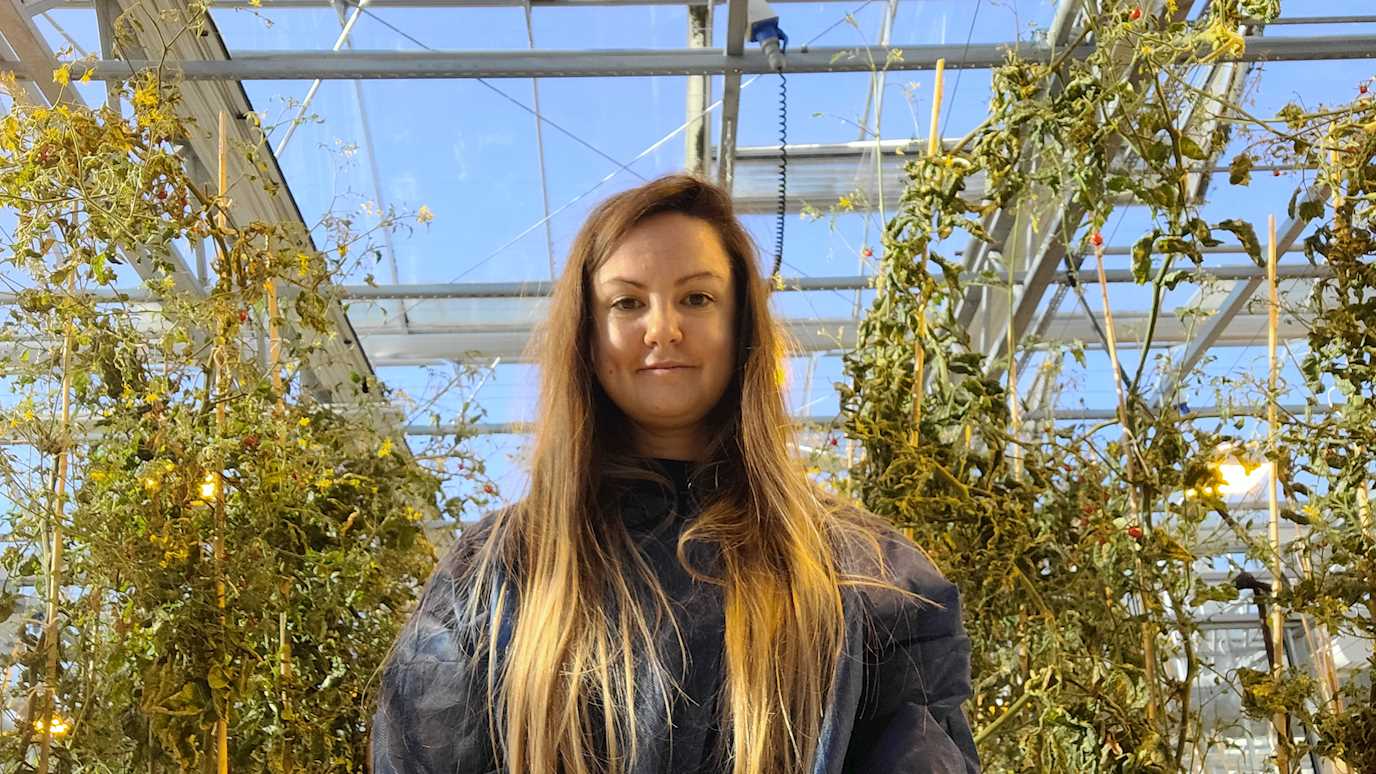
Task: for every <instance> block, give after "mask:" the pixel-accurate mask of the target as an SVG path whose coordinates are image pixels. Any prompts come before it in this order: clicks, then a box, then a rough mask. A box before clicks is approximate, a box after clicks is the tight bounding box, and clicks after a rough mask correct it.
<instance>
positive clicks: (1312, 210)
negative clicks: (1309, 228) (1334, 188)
mask: <svg viewBox="0 0 1376 774" xmlns="http://www.w3.org/2000/svg"><path fill="white" fill-rule="evenodd" d="M1323 209H1324V204H1323V200H1322V199H1306V200H1304V201H1302V202H1300V208H1299V216H1300V220H1313V219H1315V218H1318V217H1321V216H1322V215H1323Z"/></svg>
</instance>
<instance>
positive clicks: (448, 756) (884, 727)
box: [372, 486, 979, 774]
mask: <svg viewBox="0 0 1376 774" xmlns="http://www.w3.org/2000/svg"><path fill="white" fill-rule="evenodd" d="M623 504H628V506H629V507H626V508H624V516H625V518H626V524H627V527H628V528H629V529H630V530H631V534H632V536H633V538H634V539H635V540H636V542H637V545H638V546H639V547H640V548H641V550H642V551H644V553H645V556H646V560H647V562H648V563H649V564H650V566H651V567H654V568H655V569H656V570H657V571H658V572H660V576H659V580H660V581H661V584H662V585H663V586H664V589H665V593H666V595H667V596H668V597H669V598H670V600H671V602H672V603H673V604H674V605H675V606H676V607H677V608H679V612H678V613H677V615H678V616H679V621H680V627H681V628H682V630H683V635H684V637H685V640H686V641H687V643H688V645H689V648H688V650H689V653H690V654H692V655H691V656H690V659H691V661H690V663H689V664H687V665H685V664H680V663H677V660H676V659H677V653H678V651H677V648H676V647H668V644H669V643H670V642H672V639H671V638H672V631H671V627H668V626H666V627H665V628H666V630H669V631H667V632H666V633H665V634H666V636H665V638H664V639H662V640H661V641H660V643H661V653H662V654H664V655H663V656H662V658H664V659H665V663H666V667H667V668H668V669H672V670H675V671H676V673H677V674H678V675H679V676H680V677H681V679H682V682H683V684H684V688H685V692H686V694H687V696H688V701H686V702H684V703H679V702H678V701H675V702H674V705H673V707H674V709H673V715H674V725H673V728H672V735H670V734H669V729H667V728H666V726H667V723H666V721H665V719H664V718H663V717H662V716H663V714H664V713H663V693H656V692H655V691H653V690H642V689H641V688H640V687H641V686H649V685H652V682H653V681H651V680H649V678H648V676H646V675H644V674H643V673H638V674H637V680H638V690H637V694H638V699H637V702H638V704H639V706H637V707H636V708H635V710H634V714H635V720H636V722H637V727H638V729H639V734H640V738H641V739H642V740H645V739H652V740H661V742H662V743H659V744H654V743H651V744H646V743H644V742H642V744H641V748H642V751H641V755H640V756H639V758H638V759H637V760H635V761H634V762H633V763H632V764H631V767H630V769H629V771H630V774H690V772H704V774H705V773H707V772H712V773H714V774H715V772H725V771H730V768H729V766H723V765H722V764H721V763H720V762H718V761H716V760H714V759H712V758H711V757H710V755H709V752H710V751H711V750H712V749H714V748H715V747H716V746H717V745H718V741H717V740H718V734H719V732H720V729H718V728H717V724H716V722H715V716H716V705H715V703H714V702H715V700H716V698H717V697H718V695H719V691H718V690H716V689H719V687H720V682H721V678H720V665H721V655H720V653H721V645H720V643H721V636H722V635H721V633H722V629H723V627H722V613H721V602H720V592H719V591H716V590H715V587H712V586H711V585H710V584H702V583H698V582H696V581H694V580H692V579H691V578H689V577H688V576H687V574H686V573H685V572H684V571H683V569H682V567H681V566H679V564H678V562H677V561H676V560H675V559H674V554H673V546H674V545H675V543H676V542H677V536H678V533H679V531H680V530H681V528H682V525H683V523H684V518H683V517H682V516H679V515H678V514H679V513H687V514H689V518H691V514H692V513H693V512H695V508H696V504H695V503H694V502H693V501H692V499H691V497H683V496H682V493H680V496H679V497H678V498H677V500H676V498H675V497H674V496H673V495H672V494H669V493H664V492H663V490H660V489H658V488H657V487H654V486H649V487H640V488H639V489H638V491H637V492H636V494H635V497H634V498H633V499H632V500H623ZM493 518H494V514H489V515H488V516H487V517H485V518H484V519H483V520H482V521H481V522H479V524H478V525H476V526H474V527H471V528H469V529H468V530H466V531H465V533H464V535H463V536H462V537H461V538H460V539H459V541H458V542H457V543H456V544H455V545H454V547H453V548H452V549H451V550H450V552H449V554H448V555H447V556H446V558H445V560H444V561H443V562H441V564H440V567H439V568H438V569H437V570H436V572H435V573H434V575H433V576H432V577H431V579H430V581H429V582H428V583H427V585H426V588H425V591H424V593H423V594H422V596H421V600H420V604H419V606H418V608H417V610H416V612H415V613H414V614H413V616H412V620H411V621H410V622H409V623H408V625H407V626H406V628H405V629H403V632H402V635H401V636H400V638H399V640H398V642H397V648H396V650H395V653H394V655H393V657H392V659H391V660H390V661H389V662H388V664H387V665H386V666H385V668H384V670H383V676H382V685H381V689H380V692H379V703H378V709H377V713H376V715H375V716H374V721H373V736H372V746H373V751H372V757H373V768H374V772H375V774H452V773H454V772H459V773H461V774H470V773H472V774H487V773H488V772H498V771H504V768H503V767H502V766H501V764H500V763H499V762H498V761H497V756H496V755H495V754H494V752H493V750H492V745H491V743H490V741H489V736H488V717H487V712H488V709H487V699H486V681H485V680H486V677H485V676H486V671H487V667H486V661H485V660H484V659H482V658H481V657H472V656H473V654H476V653H478V652H479V649H478V648H477V647H476V646H477V644H478V641H477V639H476V638H477V637H479V636H482V632H483V631H485V630H486V623H487V622H486V620H485V619H484V620H480V621H475V622H470V623H468V624H465V625H462V626H460V625H457V624H455V623H454V611H455V610H459V609H461V608H462V603H463V602H464V599H465V598H464V589H463V588H461V587H460V584H457V583H455V580H454V578H455V574H456V573H457V572H459V571H461V570H462V568H463V567H465V566H467V563H468V562H470V561H471V560H472V557H473V554H474V552H475V550H476V547H477V545H478V543H479V541H481V539H482V537H483V536H484V535H485V534H486V533H487V531H488V529H489V528H490V526H491V524H492V521H493ZM880 543H881V546H882V547H883V551H884V557H885V559H886V561H887V562H888V564H889V566H890V569H891V570H892V572H893V576H894V577H895V578H897V579H899V584H898V585H900V586H901V587H906V589H908V590H910V591H913V592H916V593H918V594H920V595H921V596H922V597H924V598H926V599H928V600H931V601H932V602H935V603H937V604H938V605H940V607H936V606H931V605H921V604H919V603H917V602H915V601H913V600H911V599H909V598H907V597H905V596H903V595H900V594H897V593H895V592H893V591H876V590H873V589H864V590H863V591H861V590H857V589H854V588H851V587H846V588H843V589H842V599H843V604H844V607H845V611H846V647H845V651H844V657H843V658H842V659H841V661H840V663H838V665H837V668H836V671H835V673H834V675H833V684H832V689H831V690H832V692H831V694H830V696H829V697H828V703H827V708H826V711H825V714H824V716H823V723H822V730H821V738H820V742H819V745H818V750H817V755H816V757H815V758H814V760H813V762H812V765H811V766H810V767H809V769H808V771H807V774H843V773H845V774H851V773H852V772H853V773H855V774H870V773H871V772H872V773H873V774H973V773H974V772H978V771H979V760H978V757H977V755H976V753H975V746H974V740H973V738H972V736H971V733H970V727H969V724H968V723H967V721H966V719H965V715H964V713H963V712H962V710H961V703H962V702H963V701H964V700H965V699H966V698H967V697H968V696H969V695H970V644H969V640H968V639H967V638H966V636H965V631H964V627H963V625H962V623H961V618H960V598H959V594H958V593H957V591H956V588H955V586H953V585H952V584H951V583H949V582H948V581H946V580H945V579H944V578H943V577H942V576H941V574H940V573H939V572H938V571H937V570H936V568H935V567H933V566H932V564H931V562H930V561H928V560H927V558H926V557H925V555H923V553H922V552H921V551H919V550H918V549H917V548H916V547H915V546H914V545H913V544H912V543H911V542H910V541H909V540H907V539H906V538H904V537H903V536H902V535H900V534H899V533H898V532H896V531H894V530H892V529H889V528H885V530H884V532H883V534H881V535H880ZM842 569H843V570H844V569H846V568H845V567H843V568H842ZM503 623H504V625H503V627H502V629H503V631H502V634H501V635H500V636H501V637H502V638H505V637H507V636H509V631H510V621H505V622H503ZM497 652H498V654H499V655H498V657H499V658H500V653H501V648H500V644H499V648H498V651H497ZM642 700H643V703H641V702H642ZM656 702H658V704H657V703H656Z"/></svg>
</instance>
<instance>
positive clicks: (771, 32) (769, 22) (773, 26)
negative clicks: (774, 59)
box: [750, 16, 788, 54]
mask: <svg viewBox="0 0 1376 774" xmlns="http://www.w3.org/2000/svg"><path fill="white" fill-rule="evenodd" d="M767 38H778V39H779V50H780V51H782V52H783V53H785V54H786V53H788V35H787V34H785V33H784V31H783V30H781V29H779V17H777V16H776V17H774V18H772V19H765V20H763V21H757V22H755V24H754V25H753V26H751V28H750V42H751V43H759V42H760V41H762V40H765V39H767Z"/></svg>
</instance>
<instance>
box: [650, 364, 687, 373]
mask: <svg viewBox="0 0 1376 774" xmlns="http://www.w3.org/2000/svg"><path fill="white" fill-rule="evenodd" d="M691 367H692V366H688V365H684V364H683V363H656V364H654V365H649V366H645V367H644V368H642V369H640V370H641V371H651V372H655V373H667V372H669V371H679V370H682V369H685V368H691Z"/></svg>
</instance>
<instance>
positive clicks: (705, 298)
mask: <svg viewBox="0 0 1376 774" xmlns="http://www.w3.org/2000/svg"><path fill="white" fill-rule="evenodd" d="M694 299H700V300H699V301H698V302H697V303H694ZM713 300H714V299H713V298H712V296H710V295H708V294H707V293H689V294H688V298H687V301H688V305H689V306H707V305H708V304H710V303H712V301H713Z"/></svg>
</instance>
